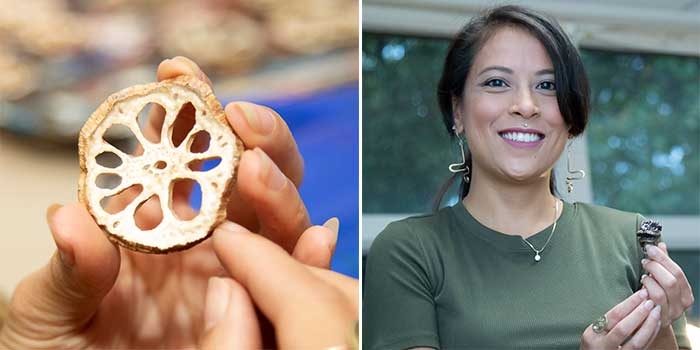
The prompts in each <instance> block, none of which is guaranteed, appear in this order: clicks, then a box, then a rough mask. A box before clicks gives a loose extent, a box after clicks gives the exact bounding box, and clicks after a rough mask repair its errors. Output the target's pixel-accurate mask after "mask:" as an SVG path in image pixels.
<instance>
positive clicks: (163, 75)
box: [156, 56, 212, 87]
mask: <svg viewBox="0 0 700 350" xmlns="http://www.w3.org/2000/svg"><path fill="white" fill-rule="evenodd" d="M180 75H189V76H193V77H196V78H198V79H199V80H201V81H203V82H205V83H206V84H208V85H209V86H210V87H211V86H212V83H211V81H210V80H209V77H207V76H206V74H204V72H203V71H202V70H201V68H199V66H198V65H197V64H196V63H195V62H194V61H192V60H191V59H189V58H187V57H184V56H175V57H173V58H170V59H165V60H163V61H162V62H160V64H159V65H158V69H157V70H156V79H157V80H158V81H163V80H167V79H173V78H176V77H178V76H180Z"/></svg>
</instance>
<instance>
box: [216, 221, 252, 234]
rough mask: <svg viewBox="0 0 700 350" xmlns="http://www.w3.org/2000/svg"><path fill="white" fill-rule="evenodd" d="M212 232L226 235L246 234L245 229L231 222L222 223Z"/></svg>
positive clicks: (246, 230)
mask: <svg viewBox="0 0 700 350" xmlns="http://www.w3.org/2000/svg"><path fill="white" fill-rule="evenodd" d="M214 231H220V232H224V233H228V234H241V233H248V229H246V228H245V227H243V226H241V225H239V224H237V223H235V222H232V221H228V220H227V221H224V222H222V223H221V224H219V226H217V227H216V228H215V229H214Z"/></svg>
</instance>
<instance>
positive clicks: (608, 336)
mask: <svg viewBox="0 0 700 350" xmlns="http://www.w3.org/2000/svg"><path fill="white" fill-rule="evenodd" d="M605 317H606V318H607V320H608V322H607V325H606V326H605V327H604V328H603V330H602V331H601V332H600V333H596V332H594V331H593V326H592V325H591V326H588V328H586V330H585V331H584V332H583V336H582V337H581V349H595V350H603V349H646V348H648V347H649V345H650V344H651V343H652V342H653V341H654V338H655V337H656V335H657V334H658V332H659V330H660V322H659V321H660V319H661V307H660V306H659V305H656V306H655V304H654V301H653V300H651V299H649V294H648V292H647V291H646V289H644V288H642V289H641V290H639V291H637V292H636V293H634V294H632V295H631V296H630V297H628V298H627V299H625V300H624V301H622V302H621V303H619V304H617V305H616V306H615V307H613V308H612V309H610V310H609V311H608V312H606V313H605Z"/></svg>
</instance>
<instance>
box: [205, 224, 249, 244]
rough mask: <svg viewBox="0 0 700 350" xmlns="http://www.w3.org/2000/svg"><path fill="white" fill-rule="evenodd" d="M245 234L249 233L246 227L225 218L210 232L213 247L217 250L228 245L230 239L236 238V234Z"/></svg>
mask: <svg viewBox="0 0 700 350" xmlns="http://www.w3.org/2000/svg"><path fill="white" fill-rule="evenodd" d="M246 234H251V232H250V231H248V229H247V228H245V227H243V226H241V225H239V224H237V223H235V222H232V221H228V220H226V221H224V222H222V223H221V224H219V226H217V227H216V228H214V232H213V234H212V240H213V244H214V249H215V250H217V251H218V250H219V249H225V248H227V247H230V246H231V244H232V240H235V239H236V237H235V236H236V235H246Z"/></svg>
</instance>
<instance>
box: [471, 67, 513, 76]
mask: <svg viewBox="0 0 700 350" xmlns="http://www.w3.org/2000/svg"><path fill="white" fill-rule="evenodd" d="M490 70H497V71H500V72H503V73H508V74H513V70H512V69H510V68H508V67H504V66H488V67H486V68H484V69H482V70H481V71H480V72H479V74H477V75H482V74H484V73H485V72H487V71H490Z"/></svg>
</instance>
